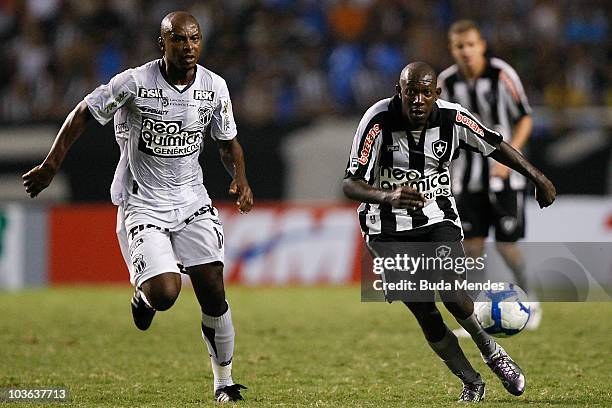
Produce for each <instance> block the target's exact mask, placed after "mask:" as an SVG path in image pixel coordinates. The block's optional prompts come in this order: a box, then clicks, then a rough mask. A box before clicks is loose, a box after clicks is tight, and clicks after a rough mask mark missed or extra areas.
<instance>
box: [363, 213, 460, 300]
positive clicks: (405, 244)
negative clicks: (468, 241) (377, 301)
mask: <svg viewBox="0 0 612 408" xmlns="http://www.w3.org/2000/svg"><path fill="white" fill-rule="evenodd" d="M462 240H463V236H462V233H461V228H459V227H458V226H456V225H455V224H453V223H451V222H448V221H445V222H440V223H436V224H433V225H429V226H426V227H421V228H417V229H414V230H410V231H401V232H394V233H385V234H376V235H371V236H369V237H368V240H367V247H368V250H369V252H370V254H371V256H372V262H373V265H376V260H377V258H378V259H381V258H396V257H400V258H402V257H404V256H407V257H409V258H413V259H417V258H421V260H422V263H421V264H420V265H421V266H419V267H416V266H414V265H413V268H412V269H411V270H405V269H402V268H401V267H400V268H399V269H398V268H397V267H396V266H385V267H384V268H381V269H384V270H381V271H379V272H378V273H381V275H382V276H380V278H382V280H383V281H384V283H385V284H390V283H394V284H396V283H398V282H407V281H412V282H415V287H417V288H418V287H420V283H421V281H427V282H429V283H436V282H449V283H452V282H454V281H455V280H457V279H463V277H462V276H459V275H458V273H457V271H456V268H455V267H453V264H455V263H456V261H455V259H457V258H463V259H465V252H464V250H463V244H462ZM427 259H429V260H427ZM436 259H439V261H436ZM438 262H439V263H438ZM404 265H405V264H404ZM379 266H381V264H379ZM368 270H370V271H372V270H373V267H372V266H371V265H370V266H366V268H364V269H363V270H362V284H365V285H370V282H371V281H372V279H376V277H372V276H364V271H365V272H367V271H368ZM459 273H462V272H459ZM436 290H437V289H436ZM362 296H363V293H362ZM384 297H385V299H386V300H387V301H389V302H392V301H394V300H401V301H404V302H424V301H427V302H429V301H433V299H434V290H432V289H413V290H406V289H398V290H393V289H391V290H385V291H384Z"/></svg>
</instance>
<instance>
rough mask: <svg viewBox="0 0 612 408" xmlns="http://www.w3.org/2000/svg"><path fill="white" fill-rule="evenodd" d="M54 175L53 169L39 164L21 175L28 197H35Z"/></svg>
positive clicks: (49, 182)
mask: <svg viewBox="0 0 612 408" xmlns="http://www.w3.org/2000/svg"><path fill="white" fill-rule="evenodd" d="M54 176H55V170H54V169H52V168H51V167H50V166H48V165H39V166H36V167H34V168H33V169H32V170H30V171H28V172H27V173H26V174H24V175H23V176H21V178H22V179H23V185H24V186H25V189H26V193H28V194H29V195H30V197H32V198H34V197H36V196H37V195H38V194H39V193H40V192H41V191H43V190H44V189H45V188H47V187H48V186H49V184H51V180H53V177H54Z"/></svg>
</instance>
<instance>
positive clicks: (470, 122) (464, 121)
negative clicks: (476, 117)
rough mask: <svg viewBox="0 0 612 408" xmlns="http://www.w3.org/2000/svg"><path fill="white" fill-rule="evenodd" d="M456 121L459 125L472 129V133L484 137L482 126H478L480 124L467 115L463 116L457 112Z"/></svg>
mask: <svg viewBox="0 0 612 408" xmlns="http://www.w3.org/2000/svg"><path fill="white" fill-rule="evenodd" d="M455 121H456V122H457V123H461V124H463V125H465V126H467V127H468V128H470V129H472V131H473V132H474V133H476V134H477V135H480V136H484V132H483V130H482V129H481V128H480V126H478V123H476V122H475V121H473V120H472V119H471V118H470V117H468V116H466V115H462V114H461V112H459V111H457V115H456V116H455Z"/></svg>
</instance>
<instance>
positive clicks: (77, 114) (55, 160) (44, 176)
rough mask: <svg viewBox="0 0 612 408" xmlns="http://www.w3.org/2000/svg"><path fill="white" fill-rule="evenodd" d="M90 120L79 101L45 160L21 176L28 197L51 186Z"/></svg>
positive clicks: (82, 102) (84, 105)
mask: <svg viewBox="0 0 612 408" xmlns="http://www.w3.org/2000/svg"><path fill="white" fill-rule="evenodd" d="M91 118H92V115H91V113H90V112H89V109H88V108H87V104H86V103H85V101H81V102H80V103H79V104H78V105H77V106H76V107H75V108H74V109H73V110H72V112H70V113H69V114H68V116H67V117H66V120H65V121H64V124H63V125H62V128H61V129H60V131H59V132H58V134H57V136H56V138H55V141H54V142H53V146H51V150H50V151H49V154H47V157H46V158H45V160H44V161H43V162H42V163H41V164H39V165H38V166H36V167H34V168H33V169H32V170H30V171H28V172H27V173H26V174H24V175H23V176H21V178H22V179H23V185H24V186H25V189H26V192H27V193H28V194H29V195H30V197H32V198H34V197H36V196H37V195H38V194H40V192H41V191H43V190H44V189H45V188H47V187H48V186H49V184H51V181H52V180H53V177H55V174H56V173H57V171H58V170H59V167H60V166H61V164H62V162H63V161H64V158H65V157H66V154H67V153H68V150H69V149H70V146H72V144H73V143H74V142H75V141H76V140H77V139H78V138H79V136H81V134H82V133H83V131H84V130H85V125H86V124H87V122H88V121H89V119H91Z"/></svg>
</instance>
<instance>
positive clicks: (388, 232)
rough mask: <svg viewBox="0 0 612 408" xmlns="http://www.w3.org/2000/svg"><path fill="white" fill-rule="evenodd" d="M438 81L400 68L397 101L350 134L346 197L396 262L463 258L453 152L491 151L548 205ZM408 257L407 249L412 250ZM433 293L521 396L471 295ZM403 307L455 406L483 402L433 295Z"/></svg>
mask: <svg viewBox="0 0 612 408" xmlns="http://www.w3.org/2000/svg"><path fill="white" fill-rule="evenodd" d="M436 82H437V81H436V73H435V72H434V70H433V69H432V68H431V67H430V66H429V65H427V64H425V63H423V62H415V63H411V64H409V65H407V66H406V67H405V68H404V69H403V70H402V72H401V74H400V78H399V84H398V85H397V91H398V93H397V95H395V96H394V97H392V98H387V99H383V100H381V101H379V102H377V103H376V104H374V105H373V106H372V107H371V108H370V109H368V111H367V112H366V113H365V114H364V116H363V118H362V120H361V122H360V124H359V127H358V129H357V132H356V134H355V138H354V140H353V146H352V148H351V154H350V158H349V161H348V165H347V169H346V173H345V178H344V183H343V190H344V193H345V195H346V196H347V197H348V198H350V199H353V200H356V201H359V202H360V203H361V205H360V206H359V209H358V212H359V222H360V225H361V227H362V231H363V233H364V238H365V240H366V243H367V245H368V248H369V249H370V252H371V253H372V255H373V256H375V257H379V256H380V255H379V254H383V256H384V257H390V258H393V257H394V256H395V255H396V254H398V253H397V252H395V251H396V250H397V248H399V247H404V248H410V246H411V245H412V244H413V243H415V242H435V243H440V242H444V243H448V244H449V246H450V247H452V251H453V252H454V256H456V257H457V256H458V257H462V256H464V254H463V249H462V246H461V241H462V238H463V237H462V233H461V227H460V226H459V225H460V224H459V222H458V217H457V215H456V210H455V207H454V198H453V197H452V192H451V190H450V189H447V187H450V185H449V184H450V181H449V180H446V181H445V180H444V178H445V177H444V175H445V174H447V172H448V166H449V164H450V160H451V159H452V157H453V156H454V152H455V151H457V149H459V148H460V147H463V148H468V149H473V150H476V151H479V152H480V153H481V154H485V155H490V156H492V157H493V158H494V159H495V160H498V161H500V162H502V163H504V164H506V165H507V166H510V167H512V168H513V169H515V170H517V171H519V172H520V173H521V174H523V175H525V176H526V177H528V178H529V179H530V180H531V181H532V182H533V183H534V184H535V186H536V198H537V200H538V202H539V204H540V206H541V207H547V206H549V205H550V204H552V202H553V201H554V199H555V195H556V191H555V188H554V186H553V185H552V183H551V182H550V181H549V180H548V179H547V178H546V176H544V175H543V174H542V173H541V172H540V171H539V170H537V169H536V168H535V167H533V166H532V165H531V164H530V163H529V162H528V161H527V160H526V159H525V158H524V157H523V156H522V155H521V154H520V153H519V152H518V151H516V150H515V149H513V148H512V147H511V146H510V145H509V144H507V143H505V142H503V140H502V136H501V135H500V134H499V133H497V132H495V131H493V130H491V129H488V128H487V127H485V126H484V125H482V124H481V123H480V122H479V121H478V120H477V119H476V118H475V117H474V116H473V115H472V114H471V113H470V112H468V111H467V110H466V109H464V108H463V107H461V106H460V105H458V104H454V103H449V102H446V101H443V100H439V99H438V96H439V95H440V92H441V90H440V88H437V85H436ZM406 252H408V253H410V249H406ZM404 253H405V252H404ZM419 255H420V254H419V253H413V254H411V256H413V257H418V256H419ZM386 295H387V294H386ZM440 295H441V297H442V300H443V301H444V304H445V306H446V308H447V309H448V310H449V311H450V312H451V313H452V314H453V316H454V317H455V319H456V320H457V321H458V322H459V323H460V324H461V326H462V327H464V328H465V329H466V330H467V331H468V332H469V333H470V335H471V337H472V339H473V340H474V342H475V343H476V345H477V346H478V348H479V350H480V352H481V355H482V357H483V359H484V361H485V362H486V363H487V365H488V366H489V367H490V368H491V370H492V371H493V372H494V373H495V374H496V375H497V376H498V377H499V378H500V379H501V381H502V383H503V385H504V387H505V388H506V389H507V390H508V391H509V392H510V393H512V394H513V395H521V394H522V393H523V392H524V390H525V376H524V374H523V373H522V371H521V369H520V368H519V366H518V365H517V364H516V363H515V362H514V361H513V360H512V359H511V358H510V357H509V356H508V354H507V353H506V352H505V351H504V349H503V348H501V347H500V346H499V345H498V344H497V343H496V342H495V340H493V339H492V338H491V337H490V336H489V335H488V334H487V333H485V332H484V330H483V329H482V327H481V326H480V324H479V323H478V321H477V320H476V317H475V316H474V304H473V302H472V299H471V298H470V297H469V296H468V294H467V293H466V292H465V291H464V290H461V289H458V290H445V291H441V292H440ZM388 299H389V298H388ZM389 300H391V299H389ZM401 300H403V299H401ZM404 303H405V305H406V306H407V307H408V308H409V309H410V311H411V312H412V313H413V314H414V316H415V317H416V319H417V321H418V322H419V325H420V326H421V328H422V330H423V333H424V335H425V338H426V340H427V341H428V343H429V345H430V346H431V348H432V349H433V350H434V352H435V353H436V354H437V355H438V356H439V357H440V358H441V359H442V360H443V361H444V363H445V364H446V365H447V366H448V368H449V369H450V370H451V371H452V372H453V374H455V375H456V376H458V377H459V378H460V379H461V381H462V382H463V391H462V393H461V395H460V397H459V401H462V402H478V401H480V400H481V399H482V398H483V397H484V392H485V384H484V381H483V379H482V378H481V376H480V374H478V373H477V372H476V371H475V370H474V368H473V367H472V365H471V364H470V362H469V361H468V360H467V358H466V357H465V355H464V354H463V351H462V350H461V347H460V346H459V342H458V341H457V337H456V336H455V335H454V334H453V333H452V332H451V331H450V330H449V329H448V328H447V326H446V325H445V324H444V321H443V320H442V316H441V315H440V312H439V311H438V309H437V307H436V304H435V302H434V301H433V299H431V300H429V299H427V300H425V301H411V300H404Z"/></svg>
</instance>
